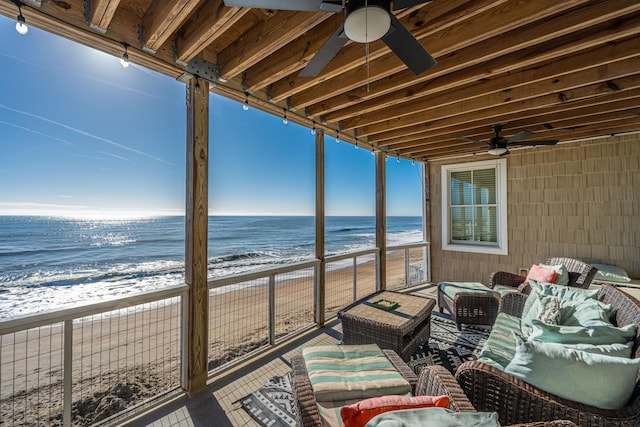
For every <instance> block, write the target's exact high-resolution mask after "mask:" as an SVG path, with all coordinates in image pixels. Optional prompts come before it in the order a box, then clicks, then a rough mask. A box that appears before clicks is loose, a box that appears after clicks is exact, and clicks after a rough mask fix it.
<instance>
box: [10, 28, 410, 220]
mask: <svg viewBox="0 0 640 427" xmlns="http://www.w3.org/2000/svg"><path fill="white" fill-rule="evenodd" d="M14 22H15V21H13V20H12V19H9V18H5V17H0V38H1V39H2V41H3V43H2V45H1V46H0V69H1V70H2V77H3V78H2V79H0V144H1V151H0V154H1V155H0V214H17V215H22V214H31V215H33V214H43V215H51V214H54V215H74V216H119V215H144V214H183V213H184V194H185V116H186V112H185V86H184V84H182V83H180V82H177V81H175V80H173V79H171V78H169V77H166V76H164V75H160V74H157V73H155V72H153V71H150V70H147V69H144V68H142V67H139V66H136V65H135V64H132V65H131V66H130V67H129V68H126V69H125V68H122V66H121V65H120V63H119V60H118V58H115V57H113V56H110V55H107V54H104V53H101V52H98V51H95V50H92V49H89V48H86V47H84V46H81V45H79V44H76V43H73V42H70V41H68V40H65V39H62V38H59V37H56V36H53V35H50V34H47V33H45V32H43V31H39V30H37V29H35V28H33V27H31V28H30V31H29V33H28V34H27V35H25V36H21V35H19V34H18V33H17V32H16V31H15V28H14ZM210 117H211V121H210V131H209V136H210V153H209V158H210V161H209V179H210V190H209V212H210V214H230V215H237V214H250V215H260V214H262V215H267V214H272V215H287V214H290V215H313V214H314V211H315V210H314V209H315V208H314V203H315V195H314V188H315V184H314V182H315V172H314V164H315V160H314V150H315V148H314V145H315V143H314V136H313V135H312V134H311V132H310V131H309V129H307V128H303V127H301V126H298V125H295V124H293V123H289V124H287V125H284V124H283V123H282V120H281V118H280V117H274V116H271V115H268V114H266V113H262V112H260V111H258V110H257V109H254V108H251V109H249V111H244V110H243V109H242V106H241V104H238V103H237V102H234V101H230V100H228V99H225V98H222V97H219V96H216V95H213V94H211V96H210ZM325 161H326V170H325V178H326V183H325V192H326V213H327V215H374V213H375V171H374V157H373V156H372V155H371V154H370V153H369V152H368V151H366V150H364V149H357V150H356V149H354V147H353V146H352V145H350V144H346V143H344V142H341V143H339V144H337V143H336V142H335V139H334V138H333V137H330V136H327V137H326V142H325ZM420 174H421V168H420V166H419V164H418V163H416V164H415V165H414V166H412V165H411V163H410V162H408V161H405V160H402V161H400V163H398V162H397V161H396V159H395V158H392V159H389V160H388V162H387V214H388V215H421V213H422V206H421V195H420V193H421V189H420V186H421V184H420V182H421V178H420Z"/></svg>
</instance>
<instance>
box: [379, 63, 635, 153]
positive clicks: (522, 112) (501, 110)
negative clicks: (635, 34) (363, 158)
mask: <svg viewBox="0 0 640 427" xmlns="http://www.w3.org/2000/svg"><path fill="white" fill-rule="evenodd" d="M616 83H620V84H623V85H624V87H625V88H626V87H628V90H626V89H625V90H624V91H625V92H626V91H628V92H629V96H628V97H629V98H635V97H636V96H637V94H638V90H640V75H635V76H631V77H628V78H625V79H620V80H617V81H616ZM607 90H609V91H610V93H611V94H612V95H609V96H606V95H604V93H605V92H606V91H607ZM567 95H568V96H570V98H566V99H564V101H563V100H562V99H560V98H558V96H557V95H556V94H549V95H544V96H541V97H539V98H536V99H532V100H528V101H526V102H523V103H519V104H517V105H501V106H496V107H493V108H488V109H486V110H482V111H476V112H474V113H465V114H463V115H462V116H460V117H459V118H454V117H445V118H442V119H441V120H436V121H434V122H432V124H433V126H434V127H437V128H439V129H442V128H446V126H447V125H459V124H461V123H463V122H462V121H461V119H462V117H467V118H468V120H469V123H470V124H469V125H467V126H471V123H473V122H475V123H482V124H485V125H486V126H487V127H488V126H489V125H490V124H493V123H505V122H508V121H509V120H517V119H523V118H527V117H534V116H536V115H542V114H545V113H546V112H548V111H551V110H550V109H551V108H553V107H558V108H562V107H564V108H567V109H571V108H573V106H574V105H577V106H585V105H589V104H588V103H589V102H590V101H595V103H597V102H598V101H600V99H601V98H608V97H610V98H614V97H617V96H621V95H623V94H621V93H620V91H618V90H614V89H612V88H610V87H608V86H607V85H606V84H594V85H590V86H586V87H583V88H578V89H574V90H573V91H568V92H567ZM602 104H606V103H605V102H603V103H602ZM603 111H607V110H605V109H603ZM458 136H459V137H463V136H464V137H468V136H471V135H469V134H467V133H465V131H464V130H462V131H461V132H460V134H459V135H457V136H456V137H458ZM486 136H490V135H489V134H488V133H487V134H486ZM429 137H430V136H426V138H429ZM416 140H419V138H418V137H416ZM424 140H425V139H424V138H423V139H422V140H420V141H421V142H423V141H424ZM381 145H383V144H381ZM384 145H388V144H384Z"/></svg>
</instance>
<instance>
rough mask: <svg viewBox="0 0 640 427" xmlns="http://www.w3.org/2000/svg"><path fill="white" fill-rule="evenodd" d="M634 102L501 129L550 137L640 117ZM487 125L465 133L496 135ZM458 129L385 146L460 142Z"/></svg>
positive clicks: (391, 149)
mask: <svg viewBox="0 0 640 427" xmlns="http://www.w3.org/2000/svg"><path fill="white" fill-rule="evenodd" d="M635 102H636V104H635V105H633V106H631V107H629V108H627V109H620V110H618V111H612V112H606V113H603V112H601V111H595V110H591V112H590V113H589V114H586V113H582V114H580V115H578V116H576V117H567V118H565V119H558V120H549V121H546V122H542V123H541V122H540V121H539V120H538V119H531V120H528V119H522V120H519V121H518V122H517V123H516V122H509V123H508V128H507V129H503V132H502V133H501V135H502V136H504V137H509V136H512V135H514V134H515V133H517V132H519V131H522V130H527V131H529V132H534V135H532V136H530V137H529V138H527V139H529V140H539V139H551V138H550V137H549V132H557V131H561V130H563V129H577V128H580V127H584V126H590V125H594V124H597V123H608V122H611V121H615V120H622V119H634V118H635V119H636V120H639V121H640V107H638V105H637V100H635ZM487 129H490V127H489V124H487V125H484V126H482V127H478V128H475V129H467V131H468V132H467V133H465V134H464V135H465V137H467V138H468V137H471V138H473V139H477V140H480V141H489V140H490V139H491V138H492V137H493V136H495V135H494V134H493V133H492V132H491V131H489V132H487ZM460 135H461V134H460V133H450V134H449V135H441V136H440V137H430V138H425V139H424V140H422V141H421V144H420V145H414V146H410V147H404V148H400V147H398V146H394V147H387V150H388V151H389V152H392V153H398V154H400V155H402V156H406V155H407V154H410V153H414V152H415V151H417V150H421V149H424V148H425V147H427V146H433V145H442V144H448V143H453V142H455V143H460V141H461V140H460V139H458V138H459V137H460ZM522 142H526V140H522Z"/></svg>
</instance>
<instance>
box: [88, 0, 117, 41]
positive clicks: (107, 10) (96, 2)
mask: <svg viewBox="0 0 640 427" xmlns="http://www.w3.org/2000/svg"><path fill="white" fill-rule="evenodd" d="M89 1H90V4H91V17H90V18H89V26H90V27H91V28H94V29H97V30H98V31H100V32H102V33H105V32H106V31H107V29H108V28H109V24H111V20H112V19H113V15H114V14H115V13H116V10H117V9H118V6H119V5H120V0H89Z"/></svg>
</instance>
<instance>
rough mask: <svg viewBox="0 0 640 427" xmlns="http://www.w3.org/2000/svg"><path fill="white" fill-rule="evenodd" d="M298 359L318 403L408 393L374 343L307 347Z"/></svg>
mask: <svg viewBox="0 0 640 427" xmlns="http://www.w3.org/2000/svg"><path fill="white" fill-rule="evenodd" d="M302 356H303V358H304V361H305V365H306V368H307V372H308V374H309V380H310V382H311V387H312V389H313V393H314V395H315V397H316V400H317V401H318V402H326V401H329V402H334V401H344V400H352V399H366V398H369V397H376V396H383V395H389V394H396V395H402V394H408V393H410V392H411V385H410V384H409V382H408V381H407V380H406V379H405V378H404V377H403V376H402V375H401V374H400V373H399V372H398V371H397V370H396V368H395V367H394V366H393V364H392V363H391V362H390V361H389V359H387V357H386V356H385V355H384V353H383V352H382V350H380V347H378V346H377V345H376V344H366V345H325V346H315V347H307V348H305V349H303V350H302Z"/></svg>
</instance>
